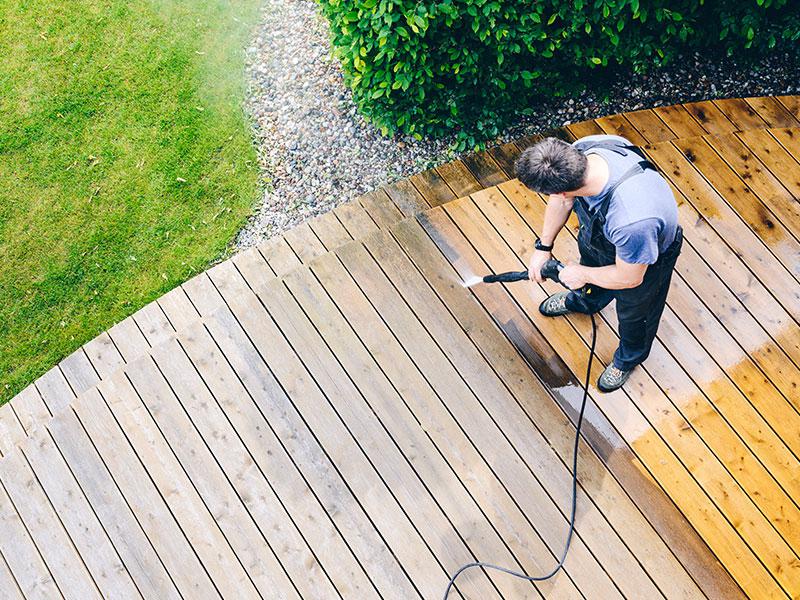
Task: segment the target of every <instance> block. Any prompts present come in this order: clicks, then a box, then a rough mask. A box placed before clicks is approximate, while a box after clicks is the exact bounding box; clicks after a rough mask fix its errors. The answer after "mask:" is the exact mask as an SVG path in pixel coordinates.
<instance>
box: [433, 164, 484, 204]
mask: <svg viewBox="0 0 800 600" xmlns="http://www.w3.org/2000/svg"><path fill="white" fill-rule="evenodd" d="M436 172H437V173H439V175H440V176H441V178H442V179H444V181H445V183H446V184H447V185H448V186H449V187H450V189H451V190H453V194H455V197H456V198H462V197H464V196H467V195H468V194H471V193H472V192H476V191H478V190H479V189H481V187H483V186H481V184H480V182H479V181H478V180H477V179H476V178H475V176H474V175H473V174H472V172H471V171H470V170H469V168H468V167H467V165H465V164H464V163H463V162H462V161H460V160H454V161H452V162H448V163H444V164H443V165H439V166H438V167H436Z"/></svg>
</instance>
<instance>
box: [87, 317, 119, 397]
mask: <svg viewBox="0 0 800 600" xmlns="http://www.w3.org/2000/svg"><path fill="white" fill-rule="evenodd" d="M83 349H84V351H85V352H86V356H87V357H88V358H89V361H90V362H91V363H92V366H93V367H94V369H95V371H97V374H98V375H99V376H100V379H107V378H108V377H110V376H111V374H112V373H114V372H116V370H117V369H119V368H120V367H122V366H123V365H124V364H125V360H124V359H123V358H122V355H121V354H120V353H119V350H117V347H116V346H115V345H114V341H113V340H112V339H111V336H110V335H108V332H106V331H104V332H103V333H101V334H100V335H98V336H97V337H96V338H94V339H93V340H91V341H89V342H87V343H86V344H84V346H83ZM87 389H88V388H87Z"/></svg>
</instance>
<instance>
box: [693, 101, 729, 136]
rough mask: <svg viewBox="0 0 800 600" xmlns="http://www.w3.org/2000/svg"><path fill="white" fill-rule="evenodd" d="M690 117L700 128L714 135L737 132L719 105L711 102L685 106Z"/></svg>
mask: <svg viewBox="0 0 800 600" xmlns="http://www.w3.org/2000/svg"><path fill="white" fill-rule="evenodd" d="M683 108H685V109H686V110H687V111H688V112H689V114H690V115H692V116H693V117H694V118H695V119H696V120H697V122H698V123H700V126H701V127H702V128H703V129H705V130H706V131H707V132H708V133H710V134H713V135H725V134H728V133H732V132H734V131H736V126H735V125H734V124H733V123H731V122H730V120H729V119H728V117H726V116H725V115H724V114H723V113H722V111H721V110H720V109H718V108H717V105H716V104H714V103H713V102H711V100H704V101H702V102H690V103H688V104H684V105H683Z"/></svg>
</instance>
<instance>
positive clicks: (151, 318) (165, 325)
mask: <svg viewBox="0 0 800 600" xmlns="http://www.w3.org/2000/svg"><path fill="white" fill-rule="evenodd" d="M133 320H134V321H136V324H137V325H138V326H139V329H140V330H141V332H142V334H143V335H144V337H145V339H146V340H147V343H148V344H149V345H150V346H151V347H153V346H158V345H159V344H162V343H164V342H165V341H167V340H168V339H170V338H171V337H172V336H173V335H175V329H174V328H173V327H172V323H170V322H169V319H168V318H167V315H166V314H165V313H164V311H163V310H162V309H161V306H160V305H159V303H158V301H156V300H154V301H153V302H150V303H149V304H146V305H145V306H143V307H142V308H140V309H139V310H137V311H136V312H135V313H134V314H133Z"/></svg>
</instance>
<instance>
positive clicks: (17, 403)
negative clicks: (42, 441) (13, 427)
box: [10, 383, 51, 435]
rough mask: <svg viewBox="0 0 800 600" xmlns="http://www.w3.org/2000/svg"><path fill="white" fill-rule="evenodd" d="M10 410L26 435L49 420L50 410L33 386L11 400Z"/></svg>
mask: <svg viewBox="0 0 800 600" xmlns="http://www.w3.org/2000/svg"><path fill="white" fill-rule="evenodd" d="M10 408H12V409H13V410H14V414H15V415H16V417H17V418H18V419H19V422H20V424H21V425H22V427H23V428H24V429H25V432H26V435H27V434H29V433H30V432H32V431H34V430H35V429H37V428H38V427H39V426H40V425H41V424H42V423H46V422H47V421H49V420H50V416H51V413H50V409H48V408H47V405H46V404H45V403H44V400H43V399H42V396H41V394H40V393H39V390H38V389H36V385H35V384H33V383H32V384H30V385H29V386H28V387H26V388H25V389H23V390H22V391H21V392H20V393H19V394H17V395H16V396H14V398H13V400H11V404H10Z"/></svg>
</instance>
